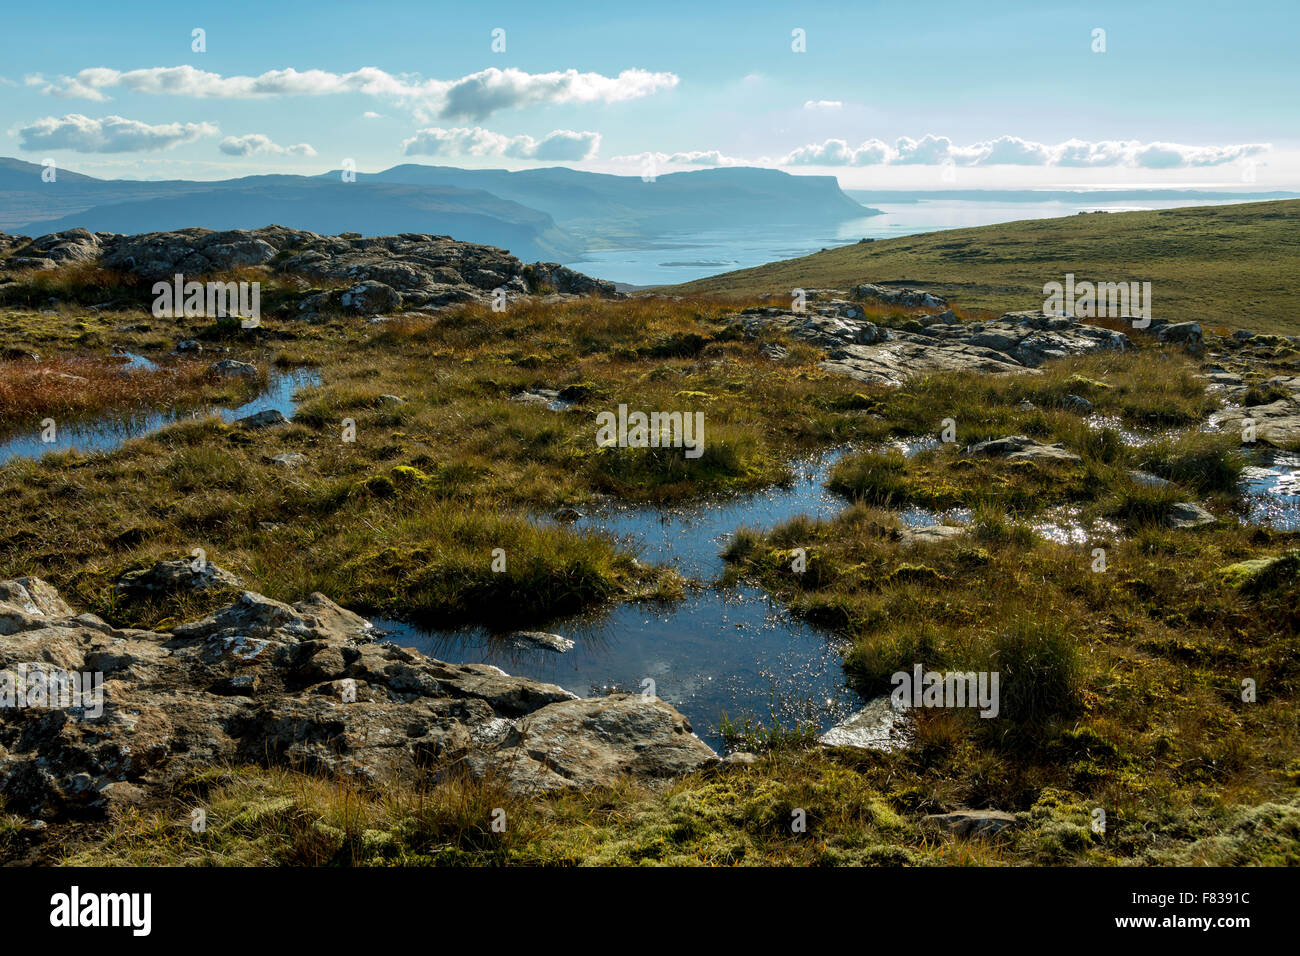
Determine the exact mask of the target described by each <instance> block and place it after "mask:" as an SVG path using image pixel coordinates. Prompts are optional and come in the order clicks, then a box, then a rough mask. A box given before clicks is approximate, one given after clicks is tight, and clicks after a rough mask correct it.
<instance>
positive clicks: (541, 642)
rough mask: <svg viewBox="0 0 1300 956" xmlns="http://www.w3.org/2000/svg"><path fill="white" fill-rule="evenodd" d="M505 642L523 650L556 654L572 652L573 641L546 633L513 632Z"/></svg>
mask: <svg viewBox="0 0 1300 956" xmlns="http://www.w3.org/2000/svg"><path fill="white" fill-rule="evenodd" d="M506 640H507V641H509V642H510V643H511V644H513V645H514V646H515V647H519V648H523V649H525V650H546V651H555V652H556V653H557V654H563V653H564V652H565V651H571V650H573V641H571V640H569V639H568V638H567V637H561V636H560V635H559V634H548V633H547V632H546V631H515V632H514V633H513V634H511V635H509V636H508V637H507V638H506Z"/></svg>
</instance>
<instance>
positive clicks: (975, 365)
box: [819, 341, 1033, 386]
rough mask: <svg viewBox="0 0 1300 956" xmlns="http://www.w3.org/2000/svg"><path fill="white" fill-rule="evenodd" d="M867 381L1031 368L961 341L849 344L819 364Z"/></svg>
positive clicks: (879, 382)
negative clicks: (943, 373)
mask: <svg viewBox="0 0 1300 956" xmlns="http://www.w3.org/2000/svg"><path fill="white" fill-rule="evenodd" d="M819 367H820V368H822V369H825V370H826V371H828V372H833V373H835V374H837V375H847V376H848V377H849V378H852V379H856V380H857V381H859V382H864V383H866V384H868V385H890V386H897V385H902V384H903V382H905V381H906V380H907V379H909V378H912V377H913V376H917V375H933V374H936V373H939V372H985V373H991V374H1008V373H1025V372H1032V371H1033V370H1032V369H1029V368H1026V367H1025V366H1024V365H1021V364H1020V363H1019V362H1017V361H1016V360H1015V359H1013V358H1011V357H1010V356H1008V355H1003V354H1002V353H1000V352H995V351H994V350H992V349H986V348H982V347H980V346H975V345H966V344H963V343H957V342H954V343H945V342H907V341H897V342H890V343H888V344H885V345H875V346H870V345H850V346H845V347H844V348H843V349H841V350H839V351H838V352H835V353H833V354H832V356H831V358H829V359H827V360H826V361H824V362H822V363H821V364H820V366H819Z"/></svg>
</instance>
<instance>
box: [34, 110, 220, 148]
mask: <svg viewBox="0 0 1300 956" xmlns="http://www.w3.org/2000/svg"><path fill="white" fill-rule="evenodd" d="M219 132H220V130H219V129H218V128H217V127H216V126H215V125H213V124H212V123H162V124H159V125H157V126H151V125H150V124H148V123H141V122H139V121H138V120H130V119H126V118H125V117H121V116H106V117H104V118H103V119H91V118H90V117H88V116H82V115H81V114H80V113H69V114H68V115H66V116H46V117H44V118H43V119H38V120H36V121H35V122H33V123H30V124H28V125H27V126H22V127H19V129H18V135H19V137H20V139H19V146H20V148H22V149H30V150H51V149H70V150H73V151H75V152H78V153H130V152H137V151H145V150H158V149H169V148H170V147H172V146H179V145H180V144H182V143H191V142H193V141H194V140H196V139H198V138H199V137H201V136H216V135H217V134H218V133H219Z"/></svg>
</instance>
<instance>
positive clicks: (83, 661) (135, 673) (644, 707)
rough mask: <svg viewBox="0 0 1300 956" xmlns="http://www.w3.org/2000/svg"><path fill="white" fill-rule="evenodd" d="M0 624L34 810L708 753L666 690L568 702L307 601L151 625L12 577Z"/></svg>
mask: <svg viewBox="0 0 1300 956" xmlns="http://www.w3.org/2000/svg"><path fill="white" fill-rule="evenodd" d="M209 567H211V565H209ZM173 571H174V572H175V573H174V574H173ZM147 580H158V581H160V582H162V583H170V582H173V581H175V583H177V584H178V585H179V586H184V585H185V584H187V583H188V584H193V583H195V582H194V581H193V580H192V579H191V578H190V575H189V574H188V572H187V571H185V570H184V569H183V568H175V567H173V566H171V565H167V564H166V563H164V567H163V568H161V569H160V568H159V567H158V566H155V567H154V568H151V569H149V571H148V572H144V573H143V574H142V575H141V576H139V577H136V578H132V579H131V586H132V587H143V586H145V581H147ZM0 634H2V635H3V636H4V637H3V640H0V797H2V798H3V799H4V801H5V806H6V808H7V809H8V810H10V811H11V812H20V813H25V814H28V815H31V816H34V815H44V816H49V817H58V816H68V815H87V814H89V815H98V814H103V813H106V812H108V811H109V810H110V809H111V807H112V806H113V805H114V802H115V801H117V802H120V800H122V799H127V800H133V801H137V802H138V800H139V799H142V797H141V794H148V793H150V792H153V791H155V790H157V789H161V788H167V787H169V786H171V785H173V784H175V783H176V782H177V781H180V780H183V779H185V778H187V777H189V776H192V775H193V774H194V773H196V772H198V771H200V770H202V769H204V768H206V767H210V766H213V765H228V764H230V763H241V762H253V763H259V764H264V765H266V764H272V765H279V766H287V767H293V768H296V769H299V770H305V771H308V772H323V773H328V774H344V775H347V776H351V777H353V778H355V779H358V780H361V781H363V782H374V783H383V782H384V781H387V780H394V779H399V778H400V779H408V780H409V779H411V778H413V777H414V776H416V775H417V774H419V773H421V772H422V771H424V770H431V771H433V772H434V773H440V772H443V771H444V770H447V771H451V770H452V769H453V768H454V770H455V772H463V771H464V770H466V769H468V770H470V771H471V772H472V773H476V774H480V775H483V776H493V777H496V778H499V779H503V780H506V781H507V782H508V784H509V785H510V786H511V787H512V788H514V789H516V790H518V791H520V792H523V791H531V790H533V789H536V788H541V789H561V788H577V787H591V786H599V785H606V784H613V783H614V782H616V781H617V780H618V778H619V777H620V776H622V775H625V774H630V775H632V776H635V777H640V778H643V779H653V780H658V779H664V778H667V777H672V776H676V775H678V774H682V773H687V772H690V771H691V770H694V769H696V768H698V767H700V766H703V765H705V764H707V763H709V762H711V761H712V760H713V759H714V756H713V752H712V751H711V750H710V749H709V748H708V747H707V746H706V745H705V744H704V743H702V742H701V741H700V740H699V739H698V738H697V737H695V735H694V734H692V733H691V731H690V725H689V724H688V723H687V722H686V718H684V717H683V716H682V715H681V714H679V713H678V712H677V711H676V710H675V709H673V708H672V707H671V706H670V705H668V704H666V703H664V702H663V701H659V700H656V699H652V698H644V697H639V696H638V697H634V698H629V697H626V696H614V697H608V698H594V699H591V700H579V699H578V698H576V697H575V696H574V695H573V694H571V693H570V692H569V691H567V690H564V689H563V688H561V687H557V686H555V685H553V684H546V683H542V682H539V681H534V680H529V679H527V678H522V677H511V676H509V675H507V674H505V673H504V672H502V671H501V670H500V669H499V668H496V667H491V666H487V665H457V664H449V663H445V662H442V661H438V660H434V659H432V658H428V657H425V656H424V655H422V654H419V653H417V652H415V651H413V650H406V649H403V648H399V647H397V646H395V645H392V644H387V643H381V642H377V641H375V640H374V639H373V632H372V629H371V627H370V625H369V624H368V623H367V622H366V621H365V620H364V619H363V618H361V617H359V616H358V615H356V614H353V613H352V612H350V611H348V610H346V609H344V608H341V607H339V606H338V605H337V604H335V603H334V602H333V601H330V600H329V599H328V598H326V597H325V596H324V595H321V594H313V595H311V596H310V597H308V598H306V599H305V600H302V601H299V602H297V603H295V604H286V603H284V602H281V601H276V600H273V599H271V598H268V597H266V596H264V595H261V594H257V593H255V592H252V591H245V592H244V593H242V594H241V595H240V596H239V598H238V599H237V600H236V601H235V602H234V603H232V604H230V605H228V606H226V607H223V608H221V609H219V610H217V611H215V612H213V613H212V614H209V615H207V616H205V617H203V618H201V619H199V620H195V621H189V622H186V623H184V624H181V625H178V626H176V627H174V628H172V629H171V631H170V632H167V633H164V632H152V631H141V630H133V629H129V628H115V627H113V626H111V625H109V624H107V623H105V622H104V621H102V620H100V619H99V618H97V617H94V616H93V615H89V614H82V615H76V614H74V612H73V610H72V609H71V608H70V607H68V606H67V605H66V604H65V603H64V602H63V601H62V599H61V598H59V596H58V594H57V593H56V592H55V591H54V589H53V588H51V587H50V586H49V585H47V584H45V583H44V582H42V581H40V580H39V579H36V578H21V579H18V580H13V581H0ZM60 675H62V676H60ZM73 675H76V678H75V680H76V682H77V683H76V684H73V683H72V680H73ZM81 675H87V676H86V679H85V682H84V685H83V684H82V683H81ZM60 681H62V683H60ZM82 686H84V687H85V689H86V691H87V693H86V694H79V695H74V694H72V692H71V690H70V688H73V689H75V688H79V687H82ZM60 695H62V696H60Z"/></svg>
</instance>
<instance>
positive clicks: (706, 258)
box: [565, 199, 1241, 285]
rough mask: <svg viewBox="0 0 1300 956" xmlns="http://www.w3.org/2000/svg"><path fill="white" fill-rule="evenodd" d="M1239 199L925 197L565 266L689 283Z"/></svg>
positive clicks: (604, 253) (643, 280)
mask: <svg viewBox="0 0 1300 956" xmlns="http://www.w3.org/2000/svg"><path fill="white" fill-rule="evenodd" d="M1240 201H1241V200H1239V199H1238V200H1233V199H1222V200H1201V201H1199V202H1193V201H1191V200H1188V199H1169V200H1150V201H1143V202H1141V203H1135V202H1133V201H1127V202H1105V201H1100V200H1091V199H1090V200H1088V201H1078V202H1076V201H1068V202H1067V201H1052V202H984V201H978V202H977V201H971V200H952V199H942V200H921V201H918V202H910V203H872V204H871V207H872V208H873V209H879V210H881V212H882V213H883V215H879V216H864V217H862V218H861V219H848V220H845V221H844V222H841V223H839V224H837V225H831V226H825V227H818V226H809V225H808V224H806V223H805V224H801V225H773V226H770V227H768V228H766V229H762V230H759V229H754V228H752V227H749V226H746V227H744V228H730V229H728V228H720V229H716V230H712V231H709V232H694V233H690V234H688V235H681V236H663V237H659V238H657V239H655V240H652V241H647V242H646V243H645V244H644V245H637V246H619V247H613V246H611V247H608V248H603V249H598V250H594V251H591V252H589V253H588V254H587V256H586V257H585V258H583V259H581V260H577V261H572V262H566V263H565V265H567V266H569V267H571V268H574V269H577V270H578V271H579V272H585V273H587V274H588V275H591V276H595V277H597V278H600V279H608V280H610V281H612V282H625V283H629V284H631V285H667V284H671V283H676V282H689V281H691V280H692V279H702V278H704V277H705V276H711V275H717V274H718V273H720V272H731V271H733V270H736V269H748V268H750V267H751V266H759V265H763V264H764V263H768V262H776V261H778V260H780V259H794V258H798V257H799V256H806V255H809V254H811V253H814V252H818V251H820V250H822V249H831V248H834V247H835V246H844V245H850V244H852V243H855V242H857V241H858V240H859V239H893V238H895V237H897V236H908V235H915V234H917V233H923V232H937V231H939V230H941V229H961V228H965V227H967V226H988V225H993V224H994V223H999V222H1015V221H1017V220H1021V219H1055V218H1057V217H1060V216H1072V215H1075V214H1076V213H1080V212H1093V211H1096V210H1104V211H1106V212H1134V211H1140V210H1147V209H1173V208H1176V207H1178V206H1189V205H1222V204H1225V203H1230V202H1240Z"/></svg>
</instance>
